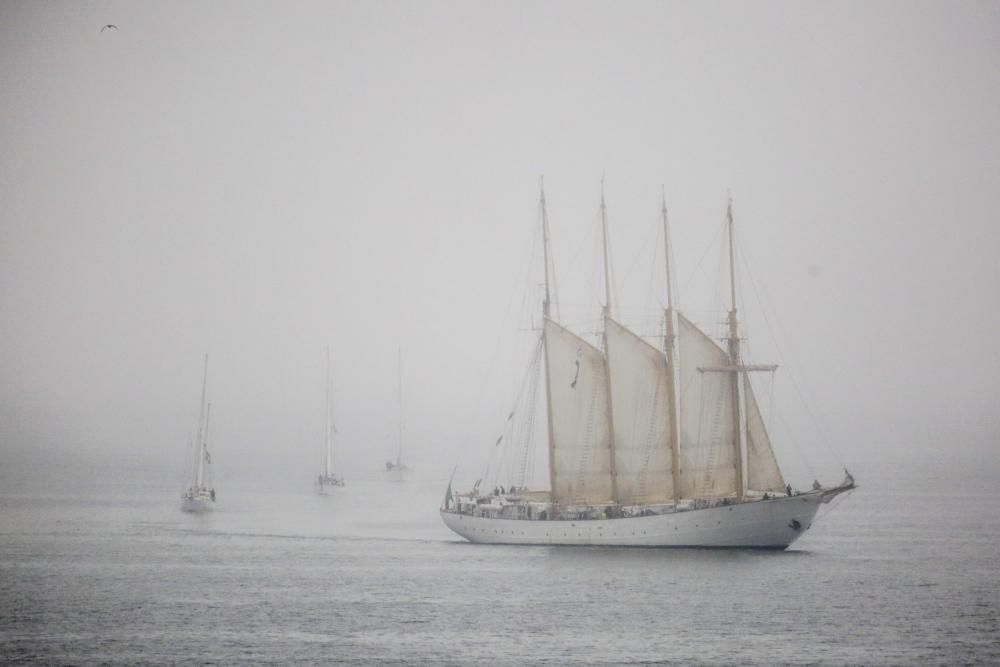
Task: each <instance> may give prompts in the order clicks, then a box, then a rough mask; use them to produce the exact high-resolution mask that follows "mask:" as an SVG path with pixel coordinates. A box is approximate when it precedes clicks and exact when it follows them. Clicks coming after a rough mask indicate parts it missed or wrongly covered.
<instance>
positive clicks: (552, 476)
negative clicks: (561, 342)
mask: <svg viewBox="0 0 1000 667" xmlns="http://www.w3.org/2000/svg"><path fill="white" fill-rule="evenodd" d="M539 188H540V189H541V199H540V202H541V207H542V259H543V261H544V262H545V301H543V302H542V315H543V317H542V343H543V344H544V345H546V350H547V349H548V348H547V345H548V343H547V341H546V337H545V331H546V328H547V327H548V320H549V317H550V316H551V313H550V305H551V304H550V301H549V215H548V212H547V210H546V208H545V183H544V182H543V181H539ZM551 387H552V384H551V378H550V371H549V360H548V355H546V358H545V415H546V420H547V422H548V432H549V489H550V491H549V494H550V495H549V500H550V502H551V504H552V508H553V509H550V510H549V513H548V517H549V518H550V519H553V518H555V516H554V515H555V511H554V508H555V493H556V456H555V451H556V450H555V446H554V443H555V437H554V436H553V429H552V389H551Z"/></svg>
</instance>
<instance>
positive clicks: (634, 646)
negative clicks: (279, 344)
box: [0, 474, 1000, 665]
mask: <svg viewBox="0 0 1000 667" xmlns="http://www.w3.org/2000/svg"><path fill="white" fill-rule="evenodd" d="M111 479H112V480H113V481H108V480H107V479H105V480H103V481H102V482H101V483H100V484H88V483H86V482H85V480H80V479H75V480H74V479H72V478H65V477H63V478H59V479H57V480H49V481H47V482H46V481H42V482H40V481H39V480H37V479H32V478H30V476H28V477H15V476H12V475H9V474H6V475H4V476H3V484H2V486H0V662H2V663H4V664H38V665H62V664H65V665H81V664H177V663H199V664H316V663H325V664H360V663H378V664H438V665H465V664H491V665H493V664H497V665H515V664H517V665H522V664H553V665H563V664H666V665H730V664H733V665H783V664H788V665H865V664H879V665H916V664H920V665H961V664H973V665H978V664H1000V632H998V631H1000V592H998V591H1000V568H998V566H997V559H998V555H1000V518H998V517H1000V512H998V507H1000V496H998V495H997V494H996V493H995V492H990V491H989V490H987V491H984V492H982V493H963V492H962V490H955V491H954V492H952V493H945V494H942V493H937V494H924V493H901V492H893V491H882V492H880V491H879V490H877V489H874V488H866V487H864V486H863V487H862V488H860V489H859V490H857V491H855V492H854V493H853V494H852V495H851V496H849V497H848V498H846V499H845V500H844V501H842V502H840V503H839V504H838V506H837V507H836V508H835V509H834V511H832V512H829V513H827V514H825V515H821V517H820V518H819V519H818V521H817V523H816V524H815V525H814V526H813V528H812V530H811V531H810V532H808V533H807V534H806V535H805V536H804V537H803V538H802V539H801V540H800V541H799V542H797V543H796V544H795V545H793V547H792V548H791V549H789V550H788V551H785V552H760V551H710V550H684V549H678V550H666V549H639V548H636V549H621V548H599V547H575V548H574V547H513V546H486V545H472V544H467V543H464V542H462V541H461V540H460V539H459V538H457V537H456V536H455V535H453V534H451V533H450V532H449V531H448V530H447V529H446V528H445V527H444V526H443V524H442V523H441V522H440V520H439V518H438V516H437V509H436V508H437V505H438V503H439V502H440V500H441V496H442V492H443V487H444V484H443V483H442V482H441V481H431V482H417V481H414V482H406V483H402V484H400V483H393V482H389V481H385V480H382V479H380V478H378V477H377V476H373V477H372V478H371V479H368V480H353V481H352V480H350V479H349V480H348V484H347V486H346V487H344V488H340V489H335V490H333V492H331V493H329V494H328V495H325V496H321V495H319V494H317V493H316V491H315V489H314V488H313V487H312V486H311V485H310V481H309V479H308V478H304V479H303V480H302V483H301V484H291V483H287V482H282V483H277V482H276V483H273V484H270V485H265V484H249V483H244V484H242V485H239V486H236V485H233V484H230V485H229V487H228V488H219V502H218V508H217V510H216V511H215V512H213V513H209V514H205V515H190V514H184V513H182V512H181V511H180V509H179V488H174V485H165V484H162V483H160V482H156V481H155V480H153V481H151V480H150V479H149V478H145V477H143V476H141V475H139V476H137V477H134V476H130V475H129V474H121V475H118V476H113V477H112V478H111ZM264 488H266V489H267V490H266V491H264V490H261V489H264Z"/></svg>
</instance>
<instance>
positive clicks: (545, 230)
mask: <svg viewBox="0 0 1000 667" xmlns="http://www.w3.org/2000/svg"><path fill="white" fill-rule="evenodd" d="M540 185H541V207H542V256H543V258H544V260H545V301H543V302H542V314H543V315H544V316H545V317H549V316H550V314H551V313H550V308H551V303H552V296H551V294H550V293H549V214H548V212H547V211H546V209H545V183H544V182H543V183H541V184H540Z"/></svg>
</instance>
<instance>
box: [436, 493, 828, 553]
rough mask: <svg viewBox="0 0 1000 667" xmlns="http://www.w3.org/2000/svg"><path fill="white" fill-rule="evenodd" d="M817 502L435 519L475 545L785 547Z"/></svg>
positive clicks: (805, 498)
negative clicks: (632, 513)
mask: <svg viewBox="0 0 1000 667" xmlns="http://www.w3.org/2000/svg"><path fill="white" fill-rule="evenodd" d="M822 502H823V497H822V495H821V494H818V493H809V494H804V495H800V496H792V497H786V498H774V499H771V500H760V501H756V502H748V503H739V504H733V505H722V506H718V507H711V508H705V509H696V510H686V511H680V512H672V513H669V514H659V515H653V516H643V517H631V518H620V519H592V520H577V521H566V520H558V521H546V520H520V519H496V518H489V517H480V516H471V515H468V514H458V513H456V512H453V511H448V510H442V511H441V518H442V519H443V520H444V522H445V524H446V525H447V526H448V527H449V528H450V529H451V530H453V531H454V532H456V533H457V534H459V535H461V536H462V537H464V538H465V539H467V540H469V541H470V542H475V543H481V544H542V545H567V546H627V547H700V548H737V549H785V548H787V547H788V546H789V545H790V544H792V542H794V541H795V540H797V539H798V538H799V537H801V536H802V534H803V533H805V531H806V530H808V529H809V527H810V525H811V524H812V521H813V518H814V517H815V516H816V512H817V511H818V510H819V506H820V504H822Z"/></svg>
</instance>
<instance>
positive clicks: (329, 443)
mask: <svg viewBox="0 0 1000 667" xmlns="http://www.w3.org/2000/svg"><path fill="white" fill-rule="evenodd" d="M332 431H333V423H332V415H331V407H330V346H329V345H327V346H326V457H325V458H324V460H323V472H324V474H325V475H326V476H327V477H329V476H330V473H331V472H332V471H331V467H332V465H331V464H332V459H333V434H332Z"/></svg>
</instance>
